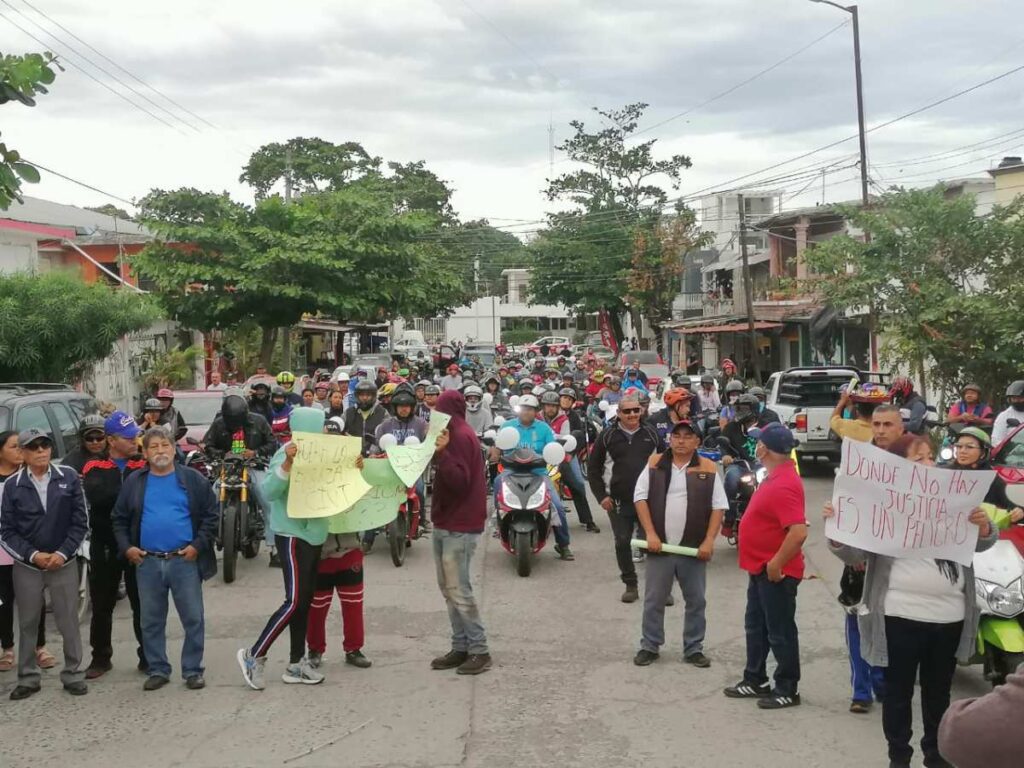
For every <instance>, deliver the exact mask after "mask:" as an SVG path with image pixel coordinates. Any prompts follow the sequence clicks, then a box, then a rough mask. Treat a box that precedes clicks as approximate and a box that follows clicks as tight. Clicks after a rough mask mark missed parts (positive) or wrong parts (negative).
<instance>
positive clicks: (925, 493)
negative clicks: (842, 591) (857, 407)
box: [825, 438, 995, 565]
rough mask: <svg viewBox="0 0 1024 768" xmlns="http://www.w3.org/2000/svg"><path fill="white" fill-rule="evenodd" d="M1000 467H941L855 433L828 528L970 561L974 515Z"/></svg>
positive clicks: (877, 545) (889, 550)
mask: <svg viewBox="0 0 1024 768" xmlns="http://www.w3.org/2000/svg"><path fill="white" fill-rule="evenodd" d="M994 477H995V472H991V471H982V470H966V471H965V470H959V469H940V468H938V467H929V466H925V465H923V464H915V463H913V462H911V461H907V460H906V459H903V458H900V457H899V456H895V455H893V454H891V453H888V452H886V451H883V450H882V449H881V448H876V447H875V446H873V445H871V444H870V443H860V442H857V441H854V440H850V439H849V438H845V439H844V440H843V451H842V459H841V461H840V465H839V472H838V474H837V475H836V483H835V487H834V488H833V491H832V506H833V507H834V508H835V515H834V516H833V517H832V518H830V519H828V520H827V521H826V523H825V535H826V536H827V537H828V538H830V539H832V540H833V541H838V542H842V543H844V544H849V545H851V546H854V547H858V548H859V549H863V550H865V551H867V552H875V553H877V554H880V555H889V556H890V557H922V558H936V559H941V560H953V561H955V562H958V563H960V564H962V565H970V564H971V561H972V560H973V558H974V548H975V546H976V545H977V542H978V528H977V526H975V525H974V524H973V523H971V522H969V521H968V517H970V514H971V511H972V510H973V509H974V508H975V507H977V506H978V505H980V504H981V503H982V501H984V499H985V494H986V493H987V492H988V489H989V486H990V485H991V484H992V480H993V478H994Z"/></svg>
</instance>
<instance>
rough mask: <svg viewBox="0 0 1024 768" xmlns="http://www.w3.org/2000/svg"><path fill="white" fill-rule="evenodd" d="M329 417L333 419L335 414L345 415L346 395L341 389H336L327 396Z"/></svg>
mask: <svg viewBox="0 0 1024 768" xmlns="http://www.w3.org/2000/svg"><path fill="white" fill-rule="evenodd" d="M325 410H326V411H327V418H328V419H331V418H333V417H335V416H342V417H343V416H344V415H345V395H343V394H342V392H341V390H337V389H336V390H334V391H333V392H331V394H330V396H329V397H328V398H327V408H326V409H325Z"/></svg>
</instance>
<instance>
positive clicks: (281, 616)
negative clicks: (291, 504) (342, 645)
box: [252, 536, 323, 664]
mask: <svg viewBox="0 0 1024 768" xmlns="http://www.w3.org/2000/svg"><path fill="white" fill-rule="evenodd" d="M275 541H276V543H277V553H278V555H280V557H281V575H282V578H283V579H284V602H283V603H281V605H280V606H279V607H278V609H277V610H276V611H274V613H273V614H272V615H271V617H270V619H269V620H268V621H267V624H266V626H265V627H263V631H262V632H260V636H259V637H258V638H257V639H256V642H255V643H254V644H253V646H252V655H253V656H255V657H256V658H261V657H264V656H266V655H267V651H269V650H270V646H272V645H273V644H274V641H275V640H277V638H278V636H279V635H280V634H281V633H282V632H283V631H284V628H285V627H288V633H289V638H290V640H291V648H290V650H289V656H288V660H289V662H290V663H292V664H298V663H299V661H301V660H302V657H303V656H304V655H305V654H306V629H307V628H308V624H309V621H308V619H309V606H310V604H311V603H312V602H313V590H314V589H316V569H317V565H318V563H319V562H320V550H321V549H322V548H323V545H322V544H316V545H313V544H310V543H309V542H308V541H305V540H304V539H300V538H298V537H296V536H277V537H276V538H275Z"/></svg>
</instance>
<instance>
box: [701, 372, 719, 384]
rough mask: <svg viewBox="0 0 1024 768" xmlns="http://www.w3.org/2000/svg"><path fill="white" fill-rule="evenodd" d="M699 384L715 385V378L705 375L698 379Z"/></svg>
mask: <svg viewBox="0 0 1024 768" xmlns="http://www.w3.org/2000/svg"><path fill="white" fill-rule="evenodd" d="M700 383H701V384H712V385H713V384H714V383H715V377H714V376H712V375H711V374H710V373H705V374H704V375H703V376H701V377H700Z"/></svg>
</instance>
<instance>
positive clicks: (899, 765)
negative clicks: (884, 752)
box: [889, 760, 910, 768]
mask: <svg viewBox="0 0 1024 768" xmlns="http://www.w3.org/2000/svg"><path fill="white" fill-rule="evenodd" d="M889 768H910V763H905V762H903V761H902V760H890V761H889Z"/></svg>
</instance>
